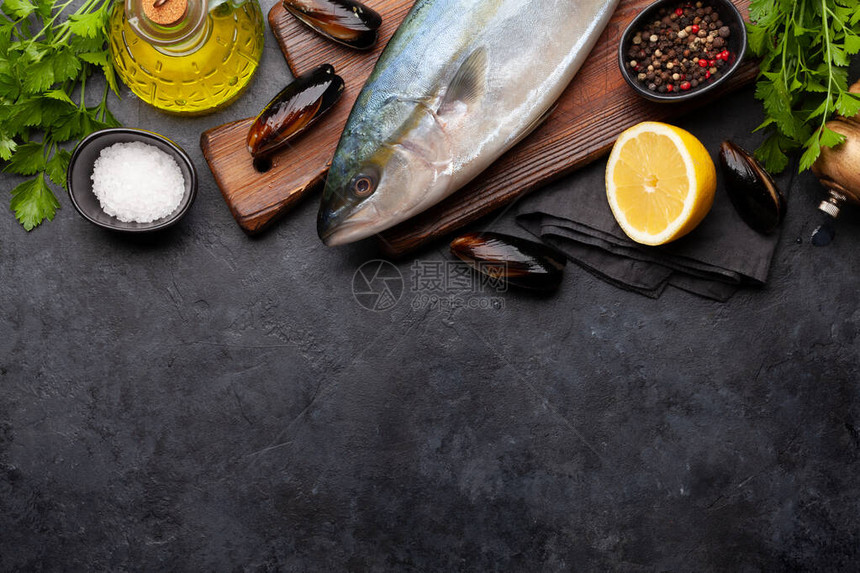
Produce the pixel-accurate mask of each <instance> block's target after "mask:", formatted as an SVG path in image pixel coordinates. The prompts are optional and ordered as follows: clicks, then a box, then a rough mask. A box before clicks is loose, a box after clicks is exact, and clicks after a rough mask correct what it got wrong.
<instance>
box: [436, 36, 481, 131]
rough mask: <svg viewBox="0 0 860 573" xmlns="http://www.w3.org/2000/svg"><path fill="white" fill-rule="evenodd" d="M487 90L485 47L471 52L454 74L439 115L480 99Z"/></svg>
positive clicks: (459, 108)
mask: <svg viewBox="0 0 860 573" xmlns="http://www.w3.org/2000/svg"><path fill="white" fill-rule="evenodd" d="M486 90H487V50H486V49H485V48H483V47H481V48H478V49H476V50H475V51H474V52H472V53H471V54H469V57H468V58H466V60H465V61H464V62H463V63H462V64H461V65H460V69H458V70H457V73H456V74H454V79H453V80H451V83H450V84H449V85H448V89H447V90H446V91H445V97H444V98H443V99H442V103H441V104H440V106H439V111H438V112H437V113H438V114H439V115H448V114H450V113H452V112H455V111H457V110H461V109H462V106H463V105H465V106H466V107H467V108H468V107H469V106H470V105H472V104H474V103H475V102H476V101H478V100H479V99H480V98H481V96H483V95H484V92H485V91H486Z"/></svg>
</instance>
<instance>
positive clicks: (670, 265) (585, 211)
mask: <svg viewBox="0 0 860 573" xmlns="http://www.w3.org/2000/svg"><path fill="white" fill-rule="evenodd" d="M723 133H725V132H723ZM747 133H748V132H747ZM693 134H694V135H696V136H697V137H700V138H701V139H702V141H703V143H704V144H705V146H706V147H707V148H708V150H710V151H712V156H713V159H714V162H715V163H716V165H717V171H718V183H717V193H716V197H715V199H714V206H713V208H712V210H711V212H710V213H709V214H708V216H707V217H706V218H705V220H704V221H703V222H702V223H701V224H700V225H699V227H697V228H696V229H695V230H694V231H693V232H692V233H690V234H689V235H687V236H686V237H683V238H681V239H679V240H677V241H675V242H673V243H669V244H668V245H662V246H659V247H648V246H644V245H639V244H637V243H634V242H633V241H631V240H630V239H629V238H628V237H627V235H625V234H624V231H622V230H621V227H619V226H618V223H616V222H615V218H614V217H613V215H612V211H611V210H610V208H609V203H608V202H607V199H606V187H605V182H604V176H605V174H604V171H605V169H606V161H605V160H604V161H599V162H597V163H596V164H594V165H592V166H590V167H587V168H586V169H584V170H582V171H580V172H579V173H577V175H576V176H575V177H570V178H568V179H566V180H563V181H561V182H559V183H556V184H554V185H551V186H550V187H547V188H545V189H543V190H542V191H540V192H538V193H537V194H535V195H533V196H532V197H529V198H527V199H526V200H525V201H524V202H523V203H522V204H521V205H520V206H519V209H518V215H517V223H519V224H520V225H521V226H522V227H524V228H525V229H526V230H527V231H529V232H530V233H532V234H534V235H536V236H537V237H539V238H540V239H541V240H542V241H544V242H545V243H547V244H548V245H550V246H552V247H554V248H556V249H558V250H559V251H561V252H562V253H564V254H565V255H566V256H567V257H568V258H569V259H570V260H571V261H573V262H575V263H577V264H579V265H580V266H582V267H583V268H585V269H587V270H588V271H590V272H592V273H593V274H595V275H596V276H598V277H600V278H601V279H603V280H605V281H607V282H609V283H611V284H614V285H616V286H618V287H620V288H624V289H627V290H631V291H634V292H638V293H640V294H643V295H645V296H649V297H652V298H658V297H659V296H660V295H661V294H662V293H663V291H664V289H665V288H666V286H667V285H672V286H674V287H677V288H680V289H683V290H686V291H689V292H692V293H695V294H698V295H701V296H704V297H707V298H710V299H714V300H718V301H726V300H728V299H729V298H730V297H731V296H732V295H733V294H734V293H735V292H736V291H737V290H738V288H740V287H742V286H744V285H762V284H764V283H765V281H766V280H767V276H768V271H769V269H770V264H771V260H772V259H773V256H774V251H775V249H776V245H777V242H778V239H779V232H777V233H774V234H773V235H770V236H764V235H761V234H759V233H757V232H755V231H753V230H752V229H750V228H749V227H748V226H747V225H746V224H745V223H744V222H743V220H741V218H740V217H739V216H738V214H737V213H736V212H735V210H734V207H733V206H732V204H731V201H730V200H729V197H728V195H726V192H725V189H724V187H723V185H724V184H723V179H722V174H721V173H719V171H720V168H719V163H718V156H717V153H718V150H719V143H720V140H719V139H716V137H717V136H716V135H714V138H713V139H711V140H708V139H707V138H705V137H702V136H701V134H700V133H697V132H696V131H693ZM741 143H742V144H743V142H741ZM744 147H745V148H747V149H750V147H747V146H746V145H744ZM791 169H792V168H791V167H789V169H788V170H787V171H786V173H788V172H790V171H791ZM777 184H778V185H779V187H780V188H781V189H782V190H783V192H784V193H785V192H786V191H787V190H788V185H790V176H787V175H786V176H782V177H780V178H778V179H777Z"/></svg>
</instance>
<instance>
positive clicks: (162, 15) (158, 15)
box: [142, 0, 188, 26]
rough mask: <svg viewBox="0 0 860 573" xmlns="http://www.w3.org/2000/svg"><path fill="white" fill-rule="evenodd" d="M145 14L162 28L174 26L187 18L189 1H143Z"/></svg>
mask: <svg viewBox="0 0 860 573" xmlns="http://www.w3.org/2000/svg"><path fill="white" fill-rule="evenodd" d="M142 3H143V13H144V14H146V17H147V18H149V19H150V20H152V21H153V22H155V23H156V24H159V25H161V26H173V25H175V24H176V23H177V22H179V21H180V20H182V18H184V17H185V12H187V11H188V0H143V2H142Z"/></svg>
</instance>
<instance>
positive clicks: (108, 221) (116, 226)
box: [66, 127, 197, 233]
mask: <svg viewBox="0 0 860 573" xmlns="http://www.w3.org/2000/svg"><path fill="white" fill-rule="evenodd" d="M132 141H140V142H142V143H147V144H149V145H154V146H155V147H157V148H159V149H161V150H162V151H164V152H165V153H167V154H168V155H170V156H171V157H173V158H174V159H175V160H176V163H177V164H179V169H180V170H182V177H183V179H185V194H184V195H183V196H182V200H181V201H180V202H179V206H178V207H177V208H176V210H174V211H173V213H171V214H170V215H168V216H167V217H163V218H161V219H156V220H155V221H152V222H150V223H125V222H123V221H120V220H119V219H117V218H116V217H113V216H111V215H108V214H107V213H105V212H104V211H102V208H101V205H99V200H98V199H97V198H96V196H95V194H94V193H93V182H92V179H91V178H90V177H91V176H92V174H93V166H94V164H95V162H96V159H98V157H99V153H101V150H102V149H104V148H105V147H108V146H110V145H113V144H114V143H128V142H132ZM66 182H67V184H68V188H69V197H70V198H71V200H72V204H73V205H74V206H75V209H77V210H78V213H80V214H81V215H82V216H83V217H84V219H86V220H87V221H89V222H91V223H93V224H95V225H98V226H99V227H104V228H105V229H111V230H113V231H125V232H131V233H140V232H146V231H156V230H158V229H164V228H165V227H169V226H171V225H173V224H175V223H176V222H177V221H179V219H181V218H182V216H183V215H185V213H186V212H187V211H188V209H189V208H190V207H191V204H192V203H193V202H194V198H195V197H196V196H197V170H196V169H195V168H194V164H193V163H192V162H191V158H190V157H188V154H187V153H185V151H183V150H182V148H181V147H179V146H178V145H176V144H175V143H173V142H172V141H170V140H169V139H167V138H166V137H163V136H161V135H158V134H157V133H153V132H151V131H146V130H143V129H131V128H127V127H117V128H112V129H103V130H101V131H96V132H93V133H91V134H90V135H88V136H87V137H85V138H84V139H82V140H81V142H80V143H79V144H78V146H77V147H76V148H75V150H74V152H72V158H71V160H70V161H69V171H68V173H67V174H66Z"/></svg>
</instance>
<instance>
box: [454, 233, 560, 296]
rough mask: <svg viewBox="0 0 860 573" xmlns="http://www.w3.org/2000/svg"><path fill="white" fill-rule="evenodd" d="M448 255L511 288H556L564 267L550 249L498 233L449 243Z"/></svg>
mask: <svg viewBox="0 0 860 573" xmlns="http://www.w3.org/2000/svg"><path fill="white" fill-rule="evenodd" d="M451 252H452V253H453V254H454V255H455V256H457V257H458V258H460V259H462V260H463V261H465V262H466V263H468V264H469V265H470V266H471V267H472V268H474V269H475V270H477V271H478V272H480V273H483V274H485V275H487V276H488V277H491V278H493V279H502V280H504V281H505V282H507V283H508V284H511V285H513V286H517V287H521V288H527V289H533V290H541V291H550V290H555V289H556V288H558V285H559V284H561V278H562V275H563V271H564V265H565V264H566V263H567V261H566V260H565V258H564V257H562V256H561V255H559V254H558V253H556V252H555V251H553V250H552V249H550V248H549V247H547V246H545V245H542V244H540V243H535V242H533V241H526V240H525V239H520V238H519V237H512V236H510V235H502V234H500V233H468V234H466V235H463V236H461V237H457V238H456V239H454V241H452V242H451Z"/></svg>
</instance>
